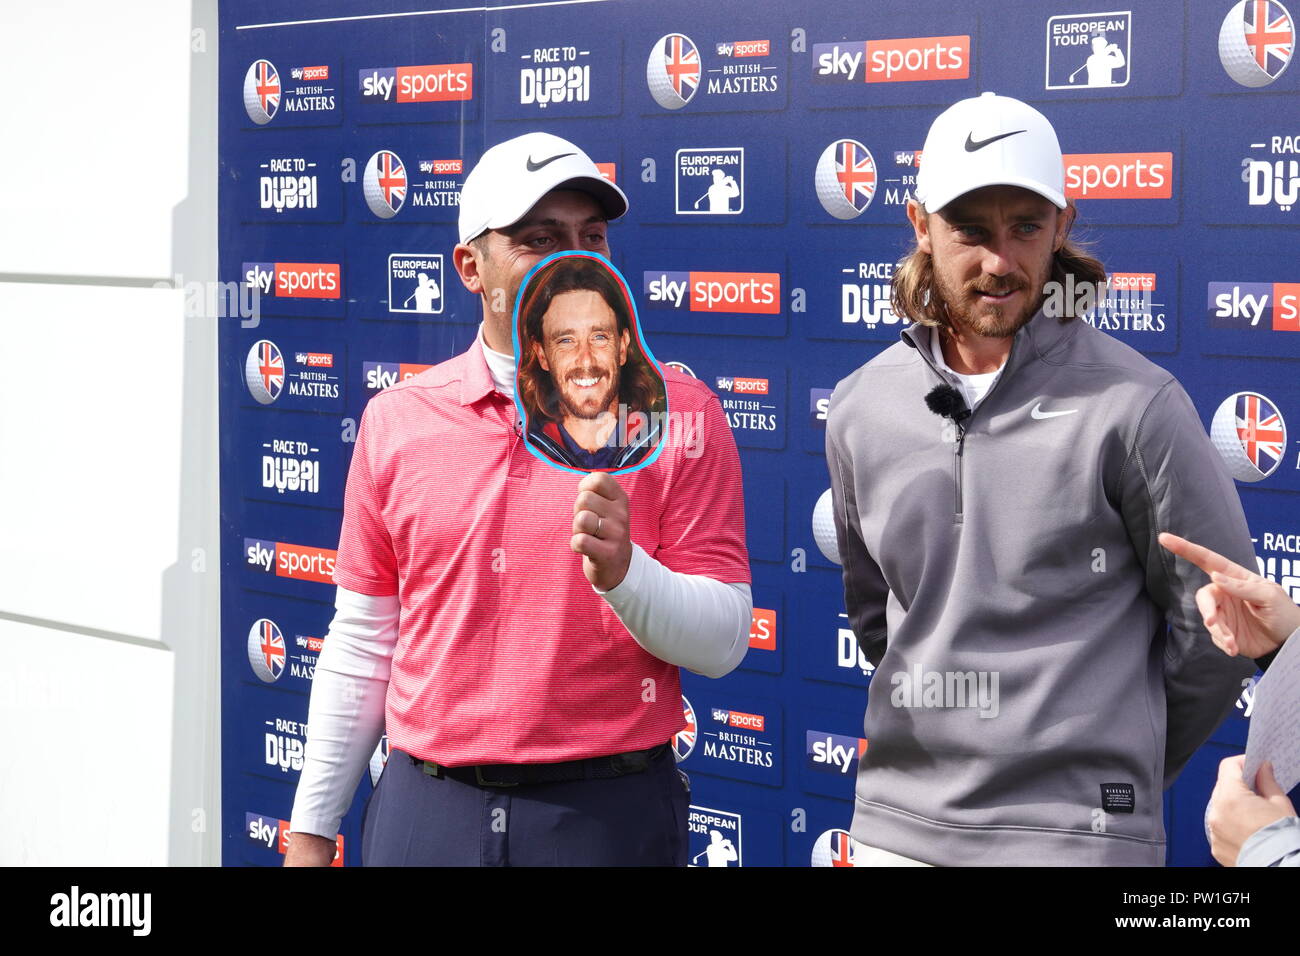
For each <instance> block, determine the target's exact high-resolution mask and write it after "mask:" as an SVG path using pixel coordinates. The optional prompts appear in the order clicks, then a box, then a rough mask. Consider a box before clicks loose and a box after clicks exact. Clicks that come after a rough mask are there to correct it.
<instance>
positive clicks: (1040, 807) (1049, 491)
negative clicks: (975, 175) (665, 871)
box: [826, 311, 1255, 865]
mask: <svg viewBox="0 0 1300 956" xmlns="http://www.w3.org/2000/svg"><path fill="white" fill-rule="evenodd" d="M934 334H938V333H937V331H936V330H934V329H931V328H929V327H926V326H921V325H913V326H911V327H909V328H907V329H906V330H904V331H903V333H902V339H903V340H902V341H901V342H899V343H896V344H895V345H893V346H891V347H890V348H888V349H886V350H885V351H884V352H882V353H881V354H880V355H878V356H876V357H875V358H874V359H872V360H871V361H870V362H868V363H867V364H866V365H864V366H863V367H862V368H860V369H858V370H857V371H856V372H854V373H853V374H851V375H849V376H848V377H847V378H845V379H844V380H843V381H842V382H840V383H839V386H838V387H837V388H836V389H835V392H834V395H833V396H832V398H831V403H830V410H829V415H828V421H827V430H826V454H827V464H828V466H829V469H830V475H831V487H832V491H833V499H834V512H835V525H836V532H837V534H838V538H839V550H840V557H841V560H842V562H843V565H844V594H845V606H846V608H847V610H848V616H849V621H850V623H851V625H852V627H853V630H854V632H855V633H856V635H857V638H858V641H859V643H860V644H861V646H862V648H863V650H864V651H865V653H866V656H867V657H868V659H869V660H870V661H871V662H872V663H873V664H874V665H875V671H874V674H873V676H872V679H871V685H870V690H869V693H868V702H867V712H866V720H865V736H866V738H867V747H866V749H865V752H864V753H863V755H862V757H861V760H860V763H859V768H858V777H857V792H856V799H855V809H854V815H853V826H852V833H853V836H854V838H855V839H856V840H858V841H860V842H862V843H864V844H867V845H868V846H874V847H879V848H881V849H885V850H890V851H892V852H894V853H899V854H902V855H903V856H908V857H912V858H914V859H917V860H921V861H923V862H926V863H935V864H943V865H971V864H980V865H1021V864H1024V865H1052V864H1058V865H1163V863H1164V858H1165V833H1164V819H1163V808H1162V791H1163V790H1164V788H1166V787H1168V786H1169V785H1170V784H1171V783H1172V782H1173V780H1174V778H1175V777H1176V776H1177V774H1178V772H1179V771H1180V770H1181V769H1182V768H1183V766H1184V765H1185V764H1186V763H1187V761H1188V759H1189V758H1190V757H1191V755H1192V753H1193V752H1194V751H1195V750H1196V749H1197V748H1198V747H1199V746H1200V745H1201V744H1202V743H1204V742H1205V740H1206V739H1207V738H1208V737H1209V735H1210V734H1211V733H1212V732H1213V730H1214V729H1215V727H1216V726H1217V725H1218V724H1219V723H1220V721H1222V720H1223V719H1224V717H1226V716H1227V714H1228V713H1229V712H1230V711H1231V710H1232V706H1233V703H1234V701H1235V700H1236V698H1237V696H1238V695H1239V694H1240V693H1241V690H1242V688H1243V684H1244V682H1245V681H1246V680H1248V679H1249V677H1250V676H1251V675H1252V674H1253V673H1254V669H1255V665H1254V662H1253V661H1250V660H1246V659H1242V658H1230V657H1227V656H1226V655H1224V654H1223V653H1222V652H1221V651H1220V650H1219V649H1218V648H1217V647H1215V646H1214V644H1213V642H1212V641H1211V640H1210V637H1209V635H1208V634H1207V633H1206V631H1205V629H1204V626H1203V624H1202V622H1201V617H1200V614H1199V613H1198V611H1197V609H1196V603H1195V594H1196V590H1197V589H1198V588H1199V587H1200V586H1201V585H1203V584H1206V583H1208V581H1207V578H1206V577H1205V575H1204V574H1203V573H1202V572H1200V571H1199V570H1198V569H1196V568H1195V567H1194V566H1193V565H1191V564H1189V563H1188V562H1186V561H1183V560H1182V559H1178V558H1175V557H1174V556H1173V555H1172V554H1170V553H1168V552H1167V551H1165V550H1164V549H1163V548H1161V547H1160V545H1159V544H1158V543H1157V541H1156V535H1157V534H1158V533H1159V532H1161V531H1172V532H1174V533H1176V534H1180V535H1183V536H1184V537H1187V538H1189V539H1191V540H1193V541H1196V542H1199V543H1201V544H1204V545H1206V546H1207V547H1210V548H1213V549H1214V550H1216V551H1218V552H1220V553H1222V554H1224V555H1226V556H1227V557H1229V558H1230V559H1231V560H1233V561H1236V562H1237V563H1239V564H1242V565H1245V566H1246V567H1253V566H1254V564H1255V555H1254V551H1253V549H1252V546H1251V540H1250V533H1249V531H1248V530H1247V527H1246V520H1245V516H1244V514H1243V513H1242V509H1241V503H1240V501H1239V500H1238V498H1237V493H1236V489H1235V488H1234V486H1233V484H1232V480H1231V478H1230V477H1229V476H1228V474H1227V472H1226V469H1225V467H1224V466H1223V464H1222V462H1221V461H1220V459H1219V456H1218V454H1217V453H1216V452H1215V451H1214V448H1213V447H1212V446H1211V444H1210V441H1209V439H1208V437H1207V436H1206V434H1205V429H1204V428H1203V426H1202V425H1201V422H1200V419H1199V417H1198V416H1197V413H1196V409H1195V408H1194V407H1193V405H1192V402H1191V400H1190V399H1189V398H1188V397H1187V394H1186V393H1185V392H1184V391H1183V389H1182V387H1181V386H1180V385H1179V384H1178V382H1177V381H1176V380H1175V379H1174V378H1173V376H1171V375H1170V374H1169V373H1168V372H1167V371H1165V370H1164V369H1161V368H1159V367H1158V366H1156V365H1154V364H1153V363H1151V362H1150V361H1148V360H1147V359H1145V358H1143V357H1142V356H1141V355H1139V354H1138V353H1137V352H1136V351H1134V350H1133V349H1132V348H1130V347H1129V346H1127V345H1125V344H1123V343H1122V342H1119V341H1118V340H1116V339H1114V338H1112V337H1110V336H1109V335H1107V334H1105V333H1104V332H1099V331H1097V330H1096V329H1094V328H1093V327H1092V326H1090V325H1087V324H1086V323H1084V322H1082V321H1080V320H1077V319H1075V320H1070V321H1068V322H1062V321H1060V320H1059V319H1057V318H1053V317H1050V316H1046V315H1044V314H1043V313H1042V312H1041V311H1040V312H1039V313H1038V314H1037V315H1035V316H1034V318H1033V319H1032V320H1031V321H1030V322H1029V323H1028V324H1027V325H1026V326H1025V327H1024V328H1022V329H1021V330H1020V331H1019V332H1017V333H1016V335H1015V337H1014V339H1013V341H1012V347H1011V353H1010V355H1009V357H1008V359H1007V362H1006V364H1005V365H1004V367H1003V369H1002V374H1001V375H1000V376H999V377H998V379H997V381H996V382H995V383H994V384H993V386H992V388H991V389H990V390H989V392H988V394H987V395H986V396H985V397H984V400H983V401H982V402H981V403H980V404H979V405H978V406H977V407H976V408H975V411H974V413H973V414H972V415H971V416H970V418H968V419H967V420H966V421H965V422H964V423H963V425H962V427H957V426H954V425H953V424H952V423H951V422H949V421H945V420H944V419H941V418H939V417H937V416H936V415H934V414H933V413H932V412H931V411H930V410H929V408H927V406H926V403H925V395H926V393H927V392H929V391H930V390H931V389H932V388H933V387H934V386H935V385H938V384H941V383H943V382H945V381H946V379H945V378H944V377H943V376H942V374H941V373H940V372H939V371H938V370H937V369H936V368H935V365H934V361H933V357H932V356H931V354H930V338H929V337H930V336H931V335H934Z"/></svg>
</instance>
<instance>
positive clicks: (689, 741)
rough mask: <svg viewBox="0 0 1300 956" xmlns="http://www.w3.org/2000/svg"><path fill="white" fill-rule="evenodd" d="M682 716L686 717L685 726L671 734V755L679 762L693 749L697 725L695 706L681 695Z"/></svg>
mask: <svg viewBox="0 0 1300 956" xmlns="http://www.w3.org/2000/svg"><path fill="white" fill-rule="evenodd" d="M682 716H684V717H685V718H686V726H685V727H683V728H682V729H681V730H679V731H677V733H676V734H674V735H673V756H674V757H675V758H676V759H677V762H678V763H681V762H682V761H683V760H685V759H686V758H687V757H689V756H690V755H691V752H692V751H693V750H694V749H695V737H696V734H697V732H698V727H696V724H695V708H694V707H692V706H691V702H690V701H689V700H687V699H686V695H685V694H683V695H682Z"/></svg>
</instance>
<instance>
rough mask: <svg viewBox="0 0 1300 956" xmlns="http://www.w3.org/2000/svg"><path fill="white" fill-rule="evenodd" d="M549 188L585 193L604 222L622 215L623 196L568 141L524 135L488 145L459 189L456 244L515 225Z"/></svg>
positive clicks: (623, 207)
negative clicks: (458, 224)
mask: <svg viewBox="0 0 1300 956" xmlns="http://www.w3.org/2000/svg"><path fill="white" fill-rule="evenodd" d="M552 189H577V190H581V191H582V192H585V193H590V194H591V196H592V198H594V199H595V200H596V201H597V202H598V203H600V205H601V208H602V209H604V211H605V215H606V216H607V217H608V218H609V219H617V218H618V217H619V216H621V215H623V213H625V212H627V196H625V195H624V194H623V190H621V189H619V188H618V187H617V186H615V185H614V184H613V183H612V182H610V181H609V180H608V179H605V178H604V177H603V176H601V175H600V170H599V169H597V168H596V164H595V163H593V162H592V161H591V159H590V158H589V157H588V156H587V154H586V153H584V152H583V151H582V150H580V149H579V148H578V147H577V146H574V145H573V144H572V143H570V142H569V141H568V140H567V139H561V138H560V137H558V136H552V135H551V134H550V133H525V134H524V135H523V136H516V137H515V138H514V139H508V140H506V141H505V142H504V143H498V144H497V145H496V146H493V147H492V148H491V149H489V150H488V151H487V152H486V153H484V154H483V157H482V158H481V159H480V160H479V161H478V165H477V166H475V167H474V168H473V169H471V170H470V173H469V175H468V176H466V177H465V185H463V186H462V187H461V188H460V241H461V242H469V241H470V240H471V239H473V238H474V237H475V236H477V235H479V234H481V233H483V232H485V231H487V230H488V229H502V228H504V227H506V226H509V225H512V224H514V223H516V222H518V221H519V220H520V219H522V218H523V217H524V215H525V214H526V213H527V212H528V210H530V209H532V208H533V206H534V205H536V203H537V201H538V200H539V199H541V198H542V197H543V196H545V195H546V194H547V193H549V192H550V191H551V190H552Z"/></svg>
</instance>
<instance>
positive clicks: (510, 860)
mask: <svg viewBox="0 0 1300 956" xmlns="http://www.w3.org/2000/svg"><path fill="white" fill-rule="evenodd" d="M687 787H688V785H687V782H686V778H685V775H684V774H681V773H679V772H678V770H677V766H676V763H675V761H674V760H673V754H672V749H671V748H669V747H664V748H663V749H662V751H661V752H660V753H659V754H658V756H657V757H655V758H654V759H653V760H652V761H651V763H650V766H649V767H647V768H646V769H645V770H644V771H642V772H641V773H631V774H626V775H624V776H622V777H615V778H613V779H610V780H574V781H568V782H564V783H535V784H521V785H519V786H516V787H486V786H479V785H477V784H474V783H467V782H465V781H464V780H458V779H454V778H452V777H450V776H447V775H443V776H442V777H433V776H430V775H429V774H427V773H425V772H424V769H423V762H422V761H417V760H416V759H415V758H413V757H411V756H410V755H409V754H406V753H403V752H402V751H401V750H396V749H394V750H392V751H391V752H390V753H389V755H388V763H387V765H386V766H385V767H384V773H383V776H381V777H380V779H379V785H378V787H376V789H375V792H374V793H373V794H371V796H370V801H369V803H367V804H366V812H365V817H364V819H363V821H362V824H361V862H362V864H363V865H364V866H685V865H686V852H687V833H686V818H687V809H688V807H689V805H690V792H689V790H688V789H687Z"/></svg>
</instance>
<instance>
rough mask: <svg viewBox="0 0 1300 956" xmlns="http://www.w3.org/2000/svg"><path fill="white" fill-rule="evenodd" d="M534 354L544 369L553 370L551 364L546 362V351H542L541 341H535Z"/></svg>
mask: <svg viewBox="0 0 1300 956" xmlns="http://www.w3.org/2000/svg"><path fill="white" fill-rule="evenodd" d="M533 355H534V356H535V357H536V359H537V364H538V365H540V366H541V367H542V370H543V371H546V372H549V371H550V370H551V366H550V365H548V364H547V363H546V353H545V352H543V351H542V344H541V343H540V342H534V343H533Z"/></svg>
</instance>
